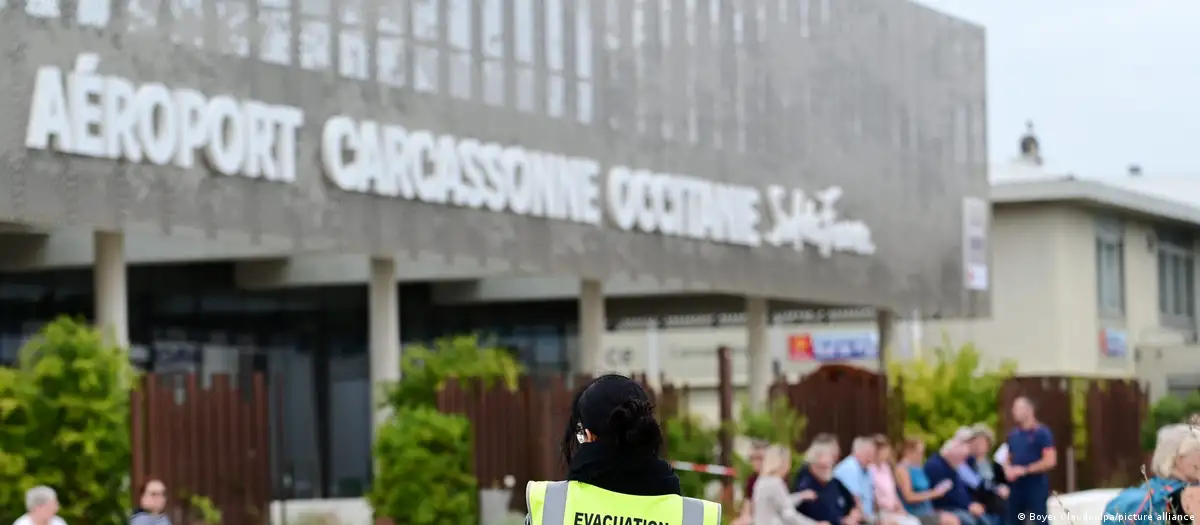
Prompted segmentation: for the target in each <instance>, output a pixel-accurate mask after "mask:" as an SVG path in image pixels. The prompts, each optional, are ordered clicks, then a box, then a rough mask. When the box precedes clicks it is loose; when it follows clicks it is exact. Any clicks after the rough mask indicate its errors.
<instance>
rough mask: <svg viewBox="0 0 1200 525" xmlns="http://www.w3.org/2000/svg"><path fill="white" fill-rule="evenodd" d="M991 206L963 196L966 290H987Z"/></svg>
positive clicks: (989, 277) (975, 198)
mask: <svg viewBox="0 0 1200 525" xmlns="http://www.w3.org/2000/svg"><path fill="white" fill-rule="evenodd" d="M990 208H991V206H990V205H989V204H988V202H987V201H986V200H984V199H980V198H978V197H965V198H963V223H962V228H963V281H964V282H963V286H964V287H965V288H966V289H967V290H972V291H979V292H982V291H987V289H988V282H989V280H990V279H991V276H989V275H988V273H989V272H988V227H989V226H990V225H989V222H990V218H991V209H990Z"/></svg>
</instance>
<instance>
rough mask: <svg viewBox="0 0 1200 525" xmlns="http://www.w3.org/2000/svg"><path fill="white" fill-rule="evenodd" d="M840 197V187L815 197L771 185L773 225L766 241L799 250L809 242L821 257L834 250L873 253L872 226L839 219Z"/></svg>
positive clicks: (770, 197) (861, 253) (770, 202)
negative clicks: (838, 205)
mask: <svg viewBox="0 0 1200 525" xmlns="http://www.w3.org/2000/svg"><path fill="white" fill-rule="evenodd" d="M841 198H842V189H841V188H839V187H837V186H833V187H829V188H826V189H824V190H821V191H818V192H816V193H814V194H813V195H812V197H809V196H808V194H806V193H805V192H804V191H802V190H788V189H787V188H784V187H782V186H770V187H768V188H767V205H768V207H769V208H770V210H771V216H772V217H773V218H774V227H773V228H772V229H771V231H770V232H769V233H767V234H766V238H767V244H770V245H772V246H791V247H792V248H794V249H796V250H803V249H804V246H805V245H806V244H807V245H811V246H814V247H816V249H817V253H818V254H820V255H821V256H822V257H829V256H831V255H833V252H835V251H838V252H850V253H857V254H859V255H872V254H874V253H875V243H874V242H873V241H872V240H871V230H870V228H868V227H867V225H866V224H863V223H862V222H861V221H845V220H840V217H839V214H838V211H837V208H836V206H837V201H838V200H839V199H841Z"/></svg>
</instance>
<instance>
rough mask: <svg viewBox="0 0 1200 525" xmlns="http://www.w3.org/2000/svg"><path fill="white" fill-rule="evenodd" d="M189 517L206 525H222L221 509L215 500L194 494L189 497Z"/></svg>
mask: <svg viewBox="0 0 1200 525" xmlns="http://www.w3.org/2000/svg"><path fill="white" fill-rule="evenodd" d="M187 506H188V516H189V517H190V518H192V519H194V520H198V521H200V522H201V523H204V525H221V509H220V508H219V507H217V505H216V503H213V500H211V499H209V498H207V497H205V496H200V495H197V494H193V495H190V496H188V497H187Z"/></svg>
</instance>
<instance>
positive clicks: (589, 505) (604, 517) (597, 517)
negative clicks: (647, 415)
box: [525, 481, 721, 525]
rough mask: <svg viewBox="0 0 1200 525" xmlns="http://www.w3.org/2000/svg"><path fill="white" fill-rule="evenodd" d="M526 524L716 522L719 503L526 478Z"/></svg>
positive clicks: (715, 524) (704, 524)
mask: <svg viewBox="0 0 1200 525" xmlns="http://www.w3.org/2000/svg"><path fill="white" fill-rule="evenodd" d="M525 503H526V504H527V505H529V517H530V520H529V523H530V525H719V524H720V523H721V505H720V504H719V503H713V502H711V501H705V500H702V499H695V498H685V497H683V496H676V495H674V494H672V495H667V496H630V495H628V494H621V493H617V492H612V491H608V490H604V489H602V488H599V487H594V486H592V485H588V484H586V483H580V482H578V481H530V482H529V485H527V486H526V487H525Z"/></svg>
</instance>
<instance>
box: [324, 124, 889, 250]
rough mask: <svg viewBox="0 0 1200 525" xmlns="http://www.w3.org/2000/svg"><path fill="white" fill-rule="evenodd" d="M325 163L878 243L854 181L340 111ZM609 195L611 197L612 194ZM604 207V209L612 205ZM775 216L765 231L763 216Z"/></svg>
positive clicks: (836, 240) (397, 183) (433, 194)
mask: <svg viewBox="0 0 1200 525" xmlns="http://www.w3.org/2000/svg"><path fill="white" fill-rule="evenodd" d="M321 162H322V164H323V166H324V169H325V174H326V176H327V177H328V178H329V180H330V181H331V182H332V183H333V184H334V185H335V186H337V187H338V188H340V189H342V190H344V191H350V192H358V193H368V194H374V195H381V196H386V197H398V198H403V199H410V200H417V201H421V202H426V203H430V204H453V205H455V206H462V207H466V208H473V209H488V210H491V211H495V212H502V211H506V212H510V213H514V214H517V215H524V216H529V217H541V218H547V219H557V220H569V221H573V222H578V223H583V224H591V225H596V226H599V225H600V224H601V223H602V213H607V215H608V218H609V222H610V223H611V224H612V225H613V226H615V227H617V228H619V229H621V230H625V231H632V230H637V231H641V232H646V233H657V234H661V235H668V236H675V237H685V238H690V239H700V240H707V241H713V242H721V243H727V244H734V245H740V246H751V247H754V246H761V245H763V244H766V245H769V246H780V247H783V246H786V247H791V248H793V249H795V250H797V251H800V250H803V249H804V246H805V245H811V246H814V247H816V248H817V251H818V253H820V254H821V255H822V256H824V257H828V256H830V255H832V254H833V253H834V252H849V253H857V254H863V255H870V254H873V253H875V244H874V243H873V242H872V240H871V231H870V229H869V228H868V227H867V226H866V225H865V224H863V223H862V222H860V221H847V220H842V219H841V218H840V217H839V214H838V212H837V208H836V205H837V202H838V200H839V199H840V198H841V197H842V189H841V188H838V187H830V188H827V189H825V190H822V191H819V192H815V193H813V194H812V195H809V194H806V193H805V192H803V191H800V190H791V189H787V188H784V187H782V186H770V187H768V188H767V190H766V192H765V195H764V194H763V192H762V191H760V190H759V189H757V188H755V187H753V186H748V185H742V184H733V183H720V182H713V181H708V180H704V179H700V178H697V177H692V176H689V175H677V174H670V173H657V172H651V171H647V170H636V169H632V168H629V167H625V166H614V167H611V168H609V169H608V170H607V172H606V173H604V174H603V175H604V177H603V182H601V169H600V163H599V162H597V161H595V160H593V159H587V158H578V157H569V156H564V155H558V154H554V153H547V152H542V151H537V150H531V149H525V148H521V147H516V146H503V145H500V144H496V143H491V142H481V141H478V140H475V139H470V138H458V137H455V136H453V135H435V134H434V133H431V132H429V131H425V130H410V129H406V128H404V127H401V126H398V125H391V124H381V123H379V122H375V121H358V120H355V119H353V118H351V117H348V116H336V117H333V118H331V119H329V120H328V121H326V122H325V128H324V129H323V130H322V137H321ZM602 197H603V199H602ZM602 209H603V211H602ZM764 213H765V214H769V216H770V217H771V219H772V226H771V228H769V229H768V230H767V231H765V232H764V231H763V229H764V228H763V224H762V222H763V221H762V219H763V215H764Z"/></svg>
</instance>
